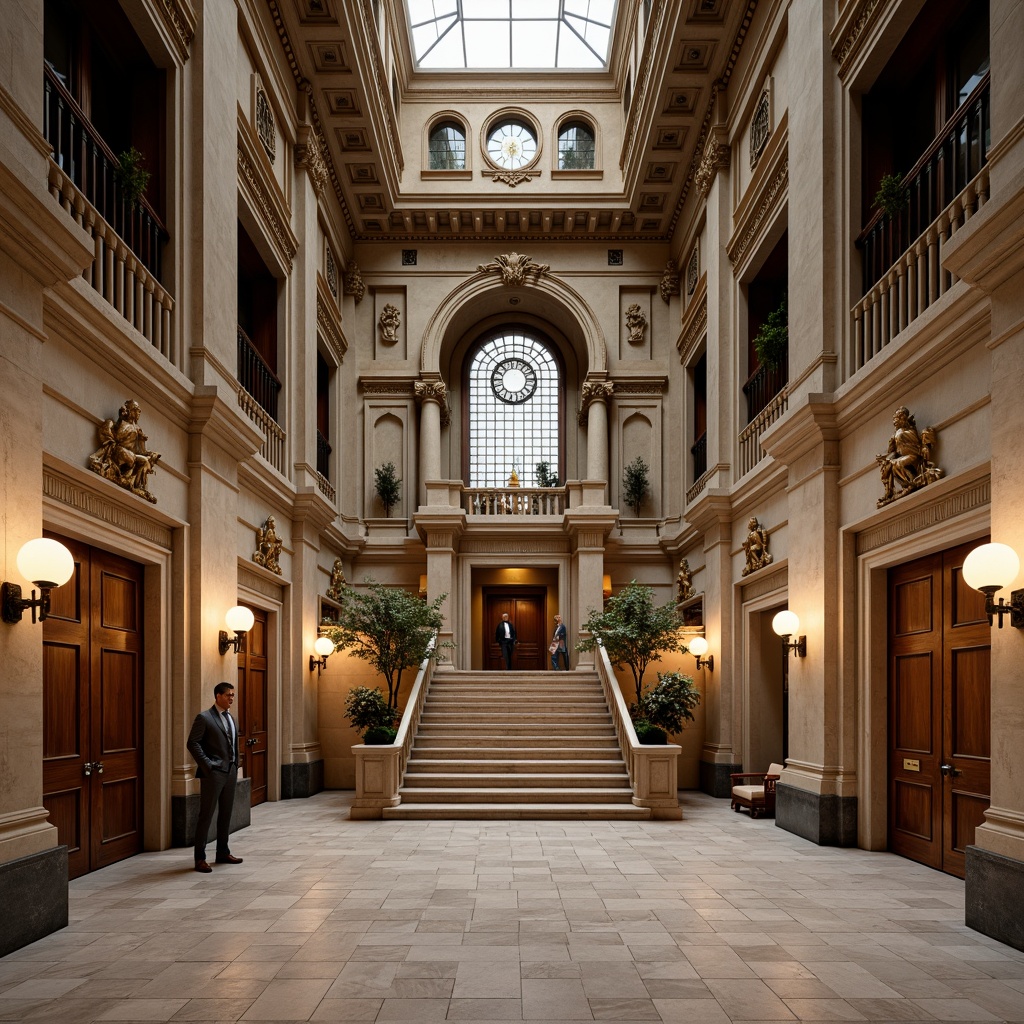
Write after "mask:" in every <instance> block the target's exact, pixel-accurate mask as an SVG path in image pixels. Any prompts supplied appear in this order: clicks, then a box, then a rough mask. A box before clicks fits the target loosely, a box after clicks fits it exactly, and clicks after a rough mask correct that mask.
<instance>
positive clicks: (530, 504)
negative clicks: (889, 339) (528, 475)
mask: <svg viewBox="0 0 1024 1024" xmlns="http://www.w3.org/2000/svg"><path fill="white" fill-rule="evenodd" d="M566 506H567V501H566V490H565V488H564V487H466V488H463V491H462V507H463V508H464V509H465V510H466V512H467V513H468V514H469V515H471V516H560V515H562V513H563V512H565V509H566Z"/></svg>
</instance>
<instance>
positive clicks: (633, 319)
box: [626, 302, 647, 345]
mask: <svg viewBox="0 0 1024 1024" xmlns="http://www.w3.org/2000/svg"><path fill="white" fill-rule="evenodd" d="M626 330H627V331H629V343H630V345H640V344H642V343H643V340H644V331H645V330H647V317H645V316H644V311H643V310H642V309H641V308H640V306H639V304H638V303H636V302H634V303H633V304H632V305H631V306H629V308H628V309H627V310H626Z"/></svg>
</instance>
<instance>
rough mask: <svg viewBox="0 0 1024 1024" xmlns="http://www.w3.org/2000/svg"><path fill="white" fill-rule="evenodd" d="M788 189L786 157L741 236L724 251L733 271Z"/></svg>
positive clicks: (787, 162) (787, 158)
mask: <svg viewBox="0 0 1024 1024" xmlns="http://www.w3.org/2000/svg"><path fill="white" fill-rule="evenodd" d="M788 187H789V157H786V158H785V159H784V160H783V161H782V165H781V166H780V167H779V169H778V171H777V172H776V174H775V177H774V178H772V180H771V181H770V182H769V183H768V187H767V188H766V189H765V190H764V193H763V195H762V196H761V201H760V203H758V205H757V210H756V211H755V212H754V215H753V216H752V217H751V218H750V221H749V223H748V224H747V226H746V228H744V230H743V232H742V234H740V235H739V236H738V237H737V238H735V239H734V240H733V241H732V242H731V243H730V244H729V246H728V247H727V249H726V254H727V255H728V257H729V262H730V263H731V264H732V266H733V270H735V269H736V267H737V265H738V264H739V263H740V262H741V261H742V259H743V256H744V255H745V253H746V251H747V248H748V247H749V246H750V243H751V242H752V241H753V239H754V238H755V237H756V236H757V235H758V233H759V232H760V230H761V226H762V225H763V224H764V222H765V220H766V219H767V217H768V214H769V213H770V212H771V211H772V210H773V209H775V207H776V205H777V204H778V202H779V201H780V198H781V195H782V193H783V191H784V190H785V189H787V188H788Z"/></svg>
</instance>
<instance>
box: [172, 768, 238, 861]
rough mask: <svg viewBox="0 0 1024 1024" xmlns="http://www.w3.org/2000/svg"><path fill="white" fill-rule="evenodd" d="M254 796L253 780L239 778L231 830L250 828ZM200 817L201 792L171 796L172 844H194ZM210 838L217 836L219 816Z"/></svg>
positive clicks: (213, 825) (212, 825) (215, 820)
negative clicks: (197, 822) (251, 801)
mask: <svg viewBox="0 0 1024 1024" xmlns="http://www.w3.org/2000/svg"><path fill="white" fill-rule="evenodd" d="M251 798H252V780H250V779H239V780H238V783H237V784H236V786H235V803H234V806H233V807H232V808H231V831H232V832H237V831H238V830H239V829H240V828H248V827H249V823H250V822H251V820H252V815H251V813H250V812H251V808H250V806H249V802H250V800H251ZM198 819H199V794H198V793H193V794H192V795H191V796H172V797H171V846H193V845H194V844H195V841H196V821H198ZM207 838H208V839H216V838H217V818H216V816H215V817H214V819H213V823H212V824H211V826H210V835H209V836H208V837H207Z"/></svg>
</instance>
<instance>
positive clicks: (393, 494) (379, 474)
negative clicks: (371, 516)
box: [373, 462, 402, 519]
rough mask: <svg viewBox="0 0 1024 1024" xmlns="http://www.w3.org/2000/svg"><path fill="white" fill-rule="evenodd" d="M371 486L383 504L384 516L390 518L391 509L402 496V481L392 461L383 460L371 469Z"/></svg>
mask: <svg viewBox="0 0 1024 1024" xmlns="http://www.w3.org/2000/svg"><path fill="white" fill-rule="evenodd" d="M373 486H374V489H375V490H376V491H377V497H378V498H379V499H380V503H381V505H383V506H384V518H385V519H390V518H391V510H392V509H393V508H394V507H395V505H397V504H398V501H399V499H400V498H401V497H402V481H401V480H400V479H399V478H398V476H397V474H396V472H395V464H394V463H393V462H385V463H384V464H383V465H382V466H378V467H377V468H376V469H375V470H374V471H373Z"/></svg>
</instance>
